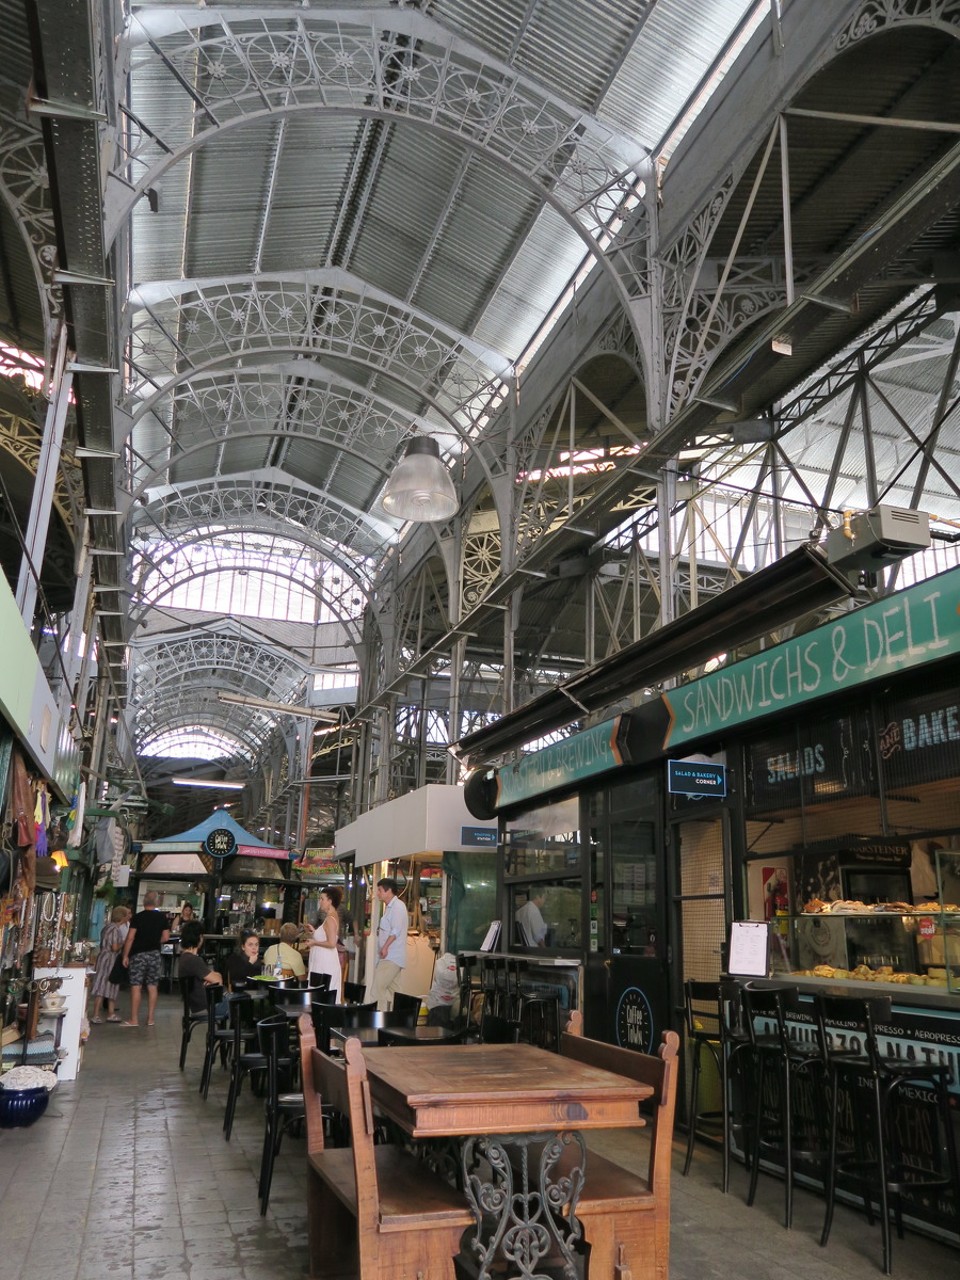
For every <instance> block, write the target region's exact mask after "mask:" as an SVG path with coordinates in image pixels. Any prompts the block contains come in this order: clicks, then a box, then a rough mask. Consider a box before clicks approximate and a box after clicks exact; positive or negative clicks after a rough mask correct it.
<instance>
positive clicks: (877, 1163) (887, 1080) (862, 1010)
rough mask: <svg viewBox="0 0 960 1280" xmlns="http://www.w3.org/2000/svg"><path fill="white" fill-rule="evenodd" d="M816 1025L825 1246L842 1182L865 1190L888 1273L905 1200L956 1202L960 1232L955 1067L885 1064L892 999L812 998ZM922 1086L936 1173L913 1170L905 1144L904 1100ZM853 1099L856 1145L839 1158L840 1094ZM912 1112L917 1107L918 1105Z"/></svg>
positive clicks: (926, 1169) (819, 994) (919, 1168)
mask: <svg viewBox="0 0 960 1280" xmlns="http://www.w3.org/2000/svg"><path fill="white" fill-rule="evenodd" d="M814 1008H815V1010H816V1015H817V1025H818V1027H819V1032H820V1040H821V1044H822V1046H823V1053H824V1060H825V1063H826V1068H827V1071H828V1072H829V1078H830V1119H829V1134H830V1138H829V1158H828V1161H827V1171H826V1179H825V1183H826V1200H827V1205H826V1212H825V1214H824V1221H823V1232H822V1235H821V1237H820V1243H821V1245H825V1244H826V1243H827V1241H828V1239H829V1238H830V1228H831V1226H832V1224H833V1210H834V1204H835V1201H836V1193H837V1183H838V1181H840V1180H841V1179H843V1178H846V1177H848V1176H849V1177H850V1178H852V1179H853V1181H854V1182H855V1183H856V1185H858V1187H859V1188H860V1191H861V1194H862V1196H863V1203H864V1207H865V1209H866V1211H867V1218H868V1221H870V1222H871V1223H872V1222H873V1202H874V1199H876V1201H877V1204H878V1208H879V1212H880V1231H881V1237H882V1243H883V1272H884V1275H890V1273H891V1270H892V1266H893V1252H892V1240H891V1238H890V1211H891V1209H892V1210H893V1214H894V1221H895V1223H896V1227H897V1235H898V1236H900V1237H902V1236H903V1220H902V1196H903V1194H904V1193H905V1192H907V1193H909V1194H918V1193H919V1194H921V1195H922V1194H926V1193H929V1192H936V1191H943V1190H946V1191H948V1192H949V1193H951V1194H952V1196H953V1204H954V1212H955V1217H956V1228H955V1229H956V1230H957V1231H958V1232H960V1169H958V1158H957V1143H956V1137H955V1132H954V1125H953V1117H952V1114H951V1107H950V1080H951V1068H950V1066H949V1064H947V1063H944V1062H916V1061H910V1060H908V1059H907V1060H905V1059H901V1058H891V1057H887V1056H886V1055H885V1054H884V1052H883V1050H882V1049H881V1047H880V1043H879V1039H878V1032H879V1029H880V1028H881V1027H886V1026H889V1025H890V1021H891V1016H892V1001H891V999H890V997H889V996H871V997H868V998H862V997H855V996H830V995H825V994H823V993H822V992H817V993H816V995H815V996H814ZM917 1087H919V1088H920V1089H922V1090H924V1091H925V1093H926V1094H927V1095H928V1096H929V1097H930V1101H931V1104H932V1105H930V1106H929V1107H928V1108H926V1113H927V1114H928V1115H929V1117H930V1121H929V1122H930V1124H931V1126H934V1127H935V1129H936V1132H932V1133H931V1134H930V1136H929V1139H928V1143H927V1148H928V1150H929V1151H930V1152H931V1154H932V1155H934V1156H935V1158H936V1168H929V1167H924V1166H920V1165H917V1164H914V1163H912V1162H911V1161H910V1160H909V1159H907V1158H905V1156H904V1153H903V1150H902V1148H901V1143H900V1130H899V1126H898V1123H897V1109H898V1107H899V1104H900V1102H901V1101H904V1102H906V1103H907V1105H908V1106H909V1105H911V1103H910V1102H908V1101H907V1097H906V1094H907V1091H908V1090H912V1089H915V1088H917ZM842 1092H844V1093H847V1095H848V1096H849V1097H851V1098H852V1099H853V1100H854V1103H853V1105H852V1106H851V1107H850V1108H849V1114H850V1117H851V1121H852V1128H853V1132H852V1134H851V1135H850V1136H851V1138H852V1146H851V1147H850V1148H848V1149H845V1150H843V1151H840V1149H839V1148H840V1139H839V1132H840V1125H841V1119H840V1114H841V1108H840V1095H841V1093H842ZM913 1105H915V1103H914V1104H913Z"/></svg>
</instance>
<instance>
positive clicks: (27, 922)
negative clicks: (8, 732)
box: [0, 737, 87, 1082]
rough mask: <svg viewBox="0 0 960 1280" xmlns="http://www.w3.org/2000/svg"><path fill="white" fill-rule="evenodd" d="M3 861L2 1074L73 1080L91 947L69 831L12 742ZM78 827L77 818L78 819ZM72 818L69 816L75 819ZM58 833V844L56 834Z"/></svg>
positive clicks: (7, 753) (6, 770)
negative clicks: (70, 874) (69, 877)
mask: <svg viewBox="0 0 960 1280" xmlns="http://www.w3.org/2000/svg"><path fill="white" fill-rule="evenodd" d="M0 759H2V765H3V768H2V774H3V782H4V793H5V795H6V801H5V805H4V822H3V840H4V848H3V854H2V859H0V895H2V896H0V1010H2V1019H0V1020H2V1053H0V1067H2V1072H3V1073H4V1075H7V1076H8V1079H9V1080H11V1081H14V1082H15V1081H17V1080H19V1079H21V1077H22V1075H23V1073H22V1072H19V1073H17V1074H16V1075H9V1074H8V1073H10V1072H12V1071H14V1070H15V1069H16V1068H22V1067H32V1068H43V1069H45V1070H48V1071H55V1072H56V1073H57V1075H58V1077H59V1079H61V1080H72V1079H74V1078H75V1077H76V1074H77V1071H78V1070H79V1066H80V1057H81V1052H82V1041H83V1037H84V1034H85V1029H86V1028H85V1022H84V1014H85V1004H86V988H87V973H86V943H77V942H75V938H76V933H77V930H76V911H77V901H78V898H77V894H76V893H71V892H63V891H62V890H63V880H64V876H63V874H62V868H64V867H66V866H67V859H66V856H65V854H64V852H63V849H62V847H58V848H56V849H55V851H54V852H53V854H52V856H51V852H50V848H49V844H50V843H51V842H52V843H54V844H56V845H57V846H62V845H63V844H65V842H66V839H67V838H68V837H69V829H68V828H67V826H66V823H61V822H58V823H56V824H54V823H52V822H51V802H52V800H54V799H55V792H52V789H51V788H50V786H49V784H48V782H47V781H46V780H45V779H44V778H42V777H40V776H38V775H37V774H36V773H35V772H33V771H32V770H31V768H30V767H29V763H28V757H27V756H26V754H25V753H24V752H22V751H21V750H20V749H19V747H17V746H16V745H14V743H13V742H12V740H11V739H10V738H9V737H8V738H7V739H6V740H5V742H4V745H3V748H2V753H0ZM73 815H74V820H75V819H76V810H74V811H73ZM68 816H69V815H68ZM54 831H56V833H57V834H56V837H54V835H53V832H54Z"/></svg>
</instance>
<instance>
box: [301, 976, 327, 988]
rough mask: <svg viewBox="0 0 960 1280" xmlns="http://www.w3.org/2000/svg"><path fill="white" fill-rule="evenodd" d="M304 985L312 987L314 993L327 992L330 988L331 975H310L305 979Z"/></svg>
mask: <svg viewBox="0 0 960 1280" xmlns="http://www.w3.org/2000/svg"><path fill="white" fill-rule="evenodd" d="M304 985H305V986H307V987H311V988H312V989H313V990H314V991H321V990H322V991H326V990H327V989H328V988H329V986H330V975H329V973H308V974H307V976H306V978H305V979H304Z"/></svg>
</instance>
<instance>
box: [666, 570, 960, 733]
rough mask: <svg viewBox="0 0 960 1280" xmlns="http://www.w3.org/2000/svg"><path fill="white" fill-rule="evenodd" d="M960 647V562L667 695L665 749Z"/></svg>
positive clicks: (917, 664)
mask: <svg viewBox="0 0 960 1280" xmlns="http://www.w3.org/2000/svg"><path fill="white" fill-rule="evenodd" d="M958 653H960V569H951V570H950V571H949V572H947V573H942V574H939V575H938V576H937V577H935V578H928V579H927V580H926V581H925V582H921V583H918V584H917V585H916V586H914V587H909V588H908V589H907V590H906V591H900V592H898V593H897V594H896V595H893V596H888V597H887V598H886V599H884V600H878V601H876V603H875V604H871V605H867V606H865V607H864V608H863V609H858V610H857V611H856V612H854V613H849V614H847V615H846V616H844V617H842V618H839V619H838V620H837V621H836V622H831V623H827V624H826V625H825V626H822V627H818V628H817V629H816V630H815V631H810V632H808V633H807V634H806V635H802V636H797V637H796V638H795V639H793V640H787V641H785V642H784V643H783V644H779V645H776V646H775V647H774V648H772V649H768V650H766V651H765V652H764V653H759V654H757V655H756V656H755V657H752V658H747V659H745V660H744V661H743V662H737V663H735V664H734V665H733V666H731V667H728V668H727V669H726V670H722V671H714V672H711V673H710V675H706V676H702V677H701V678H700V679H699V680H694V681H692V682H691V683H690V684H687V685H684V686H683V687H682V688H680V689H673V690H671V691H670V692H669V693H665V694H664V695H663V701H664V704H665V705H666V707H667V710H668V712H669V715H670V723H669V726H668V728H667V732H666V736H665V738H664V744H663V745H664V750H669V749H671V748H673V747H677V746H680V745H681V744H683V743H686V742H693V741H694V740H696V739H699V738H705V737H710V736H712V735H715V734H718V733H721V732H723V731H724V730H727V729H730V728H732V727H733V726H735V725H740V724H744V723H745V722H747V721H750V720H754V719H758V718H760V717H761V716H766V715H770V714H772V713H775V712H777V711H778V710H786V709H788V708H793V707H795V706H799V705H801V704H802V703H805V702H812V701H815V700H816V699H818V698H824V697H827V696H828V695H829V694H836V693H844V692H846V691H848V690H850V689H855V688H857V687H858V686H859V685H863V684H867V683H869V682H870V681H873V680H882V679H884V678H886V677H889V676H892V675H895V674H897V673H898V672H900V671H907V670H910V669H911V668H914V667H920V666H924V665H925V664H926V663H929V662H936V661H939V660H940V659H941V658H947V657H950V656H952V655H954V654H958Z"/></svg>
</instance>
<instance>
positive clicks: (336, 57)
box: [107, 8, 649, 258]
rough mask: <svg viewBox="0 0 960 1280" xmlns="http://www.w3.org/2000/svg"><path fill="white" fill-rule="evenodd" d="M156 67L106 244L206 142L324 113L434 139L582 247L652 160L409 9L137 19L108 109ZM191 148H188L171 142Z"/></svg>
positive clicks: (113, 195)
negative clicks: (469, 153)
mask: <svg viewBox="0 0 960 1280" xmlns="http://www.w3.org/2000/svg"><path fill="white" fill-rule="evenodd" d="M154 63H159V64H161V65H162V66H163V68H164V69H165V71H166V75H165V77H164V78H163V85H164V88H165V90H166V93H165V96H164V106H165V111H164V113H163V115H164V118H163V122H162V125H158V124H156V123H155V122H151V121H149V120H141V119H140V118H139V117H138V115H137V114H136V111H135V104H134V106H133V107H131V108H130V109H129V111H128V112H127V120H126V121H125V124H126V128H125V130H124V131H123V133H122V134H118V136H117V139H116V141H117V148H118V150H117V168H116V170H115V180H114V182H113V184H112V189H108V195H107V226H108V231H109V232H110V238H111V240H112V238H113V236H114V235H115V234H116V232H117V230H118V229H119V227H120V226H121V225H122V224H123V223H124V222H125V221H126V219H127V217H128V216H129V214H130V211H131V210H132V208H133V206H134V204H135V203H136V201H137V200H138V199H139V198H141V197H142V196H143V195H144V194H145V193H146V192H147V190H148V189H149V188H150V187H152V186H153V185H154V183H156V182H157V181H158V179H159V177H160V175H161V174H163V173H164V172H165V171H166V170H167V169H169V168H170V167H171V166H173V165H175V164H177V163H178V162H179V161H180V160H181V159H183V157H184V156H185V155H186V154H187V153H188V152H189V151H190V150H192V149H194V148H196V147H198V146H202V145H203V144H204V142H205V141H207V140H209V139H210V138H211V137H213V136H214V135H216V134H217V133H219V132H221V131H223V130H225V129H228V128H231V127H234V126H236V125H239V124H243V123H247V122H250V121H253V120H257V119H262V118H264V117H280V116H283V115H288V114H291V113H296V112H303V111H310V112H313V113H316V112H318V111H321V112H322V111H329V112H337V113H344V112H347V113H350V114H353V115H361V116H369V117H375V118H379V119H384V120H389V121H403V122H405V123H408V124H411V125H416V126H421V127H426V128H430V129H435V130H439V131H441V132H443V133H446V134H449V135H450V136H451V137H453V138H455V139H456V141H457V142H458V143H459V144H460V145H462V146H466V147H469V148H473V149H476V150H479V151H481V152H482V153H483V154H484V155H485V156H486V157H488V158H489V159H491V160H493V161H495V162H496V163H497V164H499V165H502V166H504V167H506V168H507V169H508V170H509V171H510V172H511V173H512V174H514V176H515V177H516V178H518V179H519V180H521V181H522V182H523V183H525V184H526V185H528V186H531V187H533V188H535V190H536V191H537V194H538V196H539V197H540V198H541V199H544V198H545V199H547V200H548V201H549V202H550V203H552V204H553V205H554V207H555V208H556V209H557V210H558V212H560V213H561V214H562V215H563V216H564V217H565V218H566V219H567V221H568V222H569V223H570V225H571V226H573V227H574V228H575V229H576V230H577V233H578V234H579V235H581V236H582V237H583V239H584V242H585V245H586V246H587V248H588V249H589V250H590V251H591V252H596V253H597V255H598V257H601V258H602V256H603V255H602V250H599V249H596V248H595V247H594V246H595V245H596V244H597V243H599V241H598V239H596V238H598V237H600V236H601V235H602V234H603V233H604V232H605V231H606V230H607V227H608V224H609V223H610V222H611V220H612V219H613V218H614V217H615V216H616V215H617V214H618V213H619V212H620V211H621V210H622V208H623V206H624V204H625V203H626V202H628V201H635V200H636V199H637V183H638V178H639V175H640V173H641V171H643V170H646V169H648V168H649V157H648V155H647V154H646V153H645V152H644V150H643V149H642V148H641V147H638V145H637V144H636V142H635V141H633V140H631V139H628V138H624V137H621V136H619V135H618V134H617V132H616V131H615V130H614V129H612V128H611V127H610V126H608V125H605V124H604V123H602V122H601V121H599V120H597V119H595V118H594V117H591V116H590V115H589V114H587V113H586V112H583V111H580V110H577V109H576V108H573V107H572V106H571V105H570V104H569V103H567V102H564V101H563V100H562V99H560V98H558V97H556V96H555V95H553V94H551V93H549V92H547V91H546V90H545V89H544V88H543V87H542V86H540V85H538V84H536V83H535V82H533V81H532V80H529V79H528V78H526V77H525V76H523V75H522V74H521V73H518V71H517V70H516V68H513V67H510V66H508V65H506V64H504V63H502V62H499V61H498V60H497V59H495V58H493V57H491V56H490V54H488V53H487V52H486V51H484V50H482V49H480V48H478V47H471V46H470V45H469V44H468V43H467V42H465V41H464V40H463V39H462V38H458V37H457V36H456V35H454V33H453V32H451V31H450V30H448V29H446V28H445V27H443V26H441V25H440V24H439V23H437V22H435V21H434V20H433V19H431V18H428V17H427V16H426V15H424V14H422V13H418V12H416V11H415V10H413V9H395V8H391V9H382V10H371V11H367V12H357V13H351V14H347V15H344V14H342V13H332V14H331V13H316V12H312V11H303V10H300V11H294V12H292V13H279V14H278V13H275V12H266V13H262V14H260V15H253V14H251V15H250V16H249V18H247V20H245V21H242V22H240V23H236V22H234V21H233V20H232V19H231V17H230V16H229V15H228V13H227V11H226V10H217V9H213V8H211V9H206V10H202V11H200V12H196V11H193V12H188V13H184V12H183V11H180V12H176V11H174V12H170V13H164V12H163V11H162V10H160V11H154V12H153V13H151V14H149V15H148V16H146V17H145V18H137V17H135V19H134V21H133V22H132V23H131V25H130V27H129V28H128V31H127V33H126V36H125V38H124V40H123V41H122V42H121V44H120V46H119V48H118V51H117V59H116V74H117V88H118V94H117V96H118V101H120V102H123V101H124V100H125V94H124V93H123V84H124V82H125V80H126V78H127V76H128V75H130V74H131V72H133V73H134V74H136V71H137V68H138V66H143V65H146V64H154ZM181 139H188V141H181Z"/></svg>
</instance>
